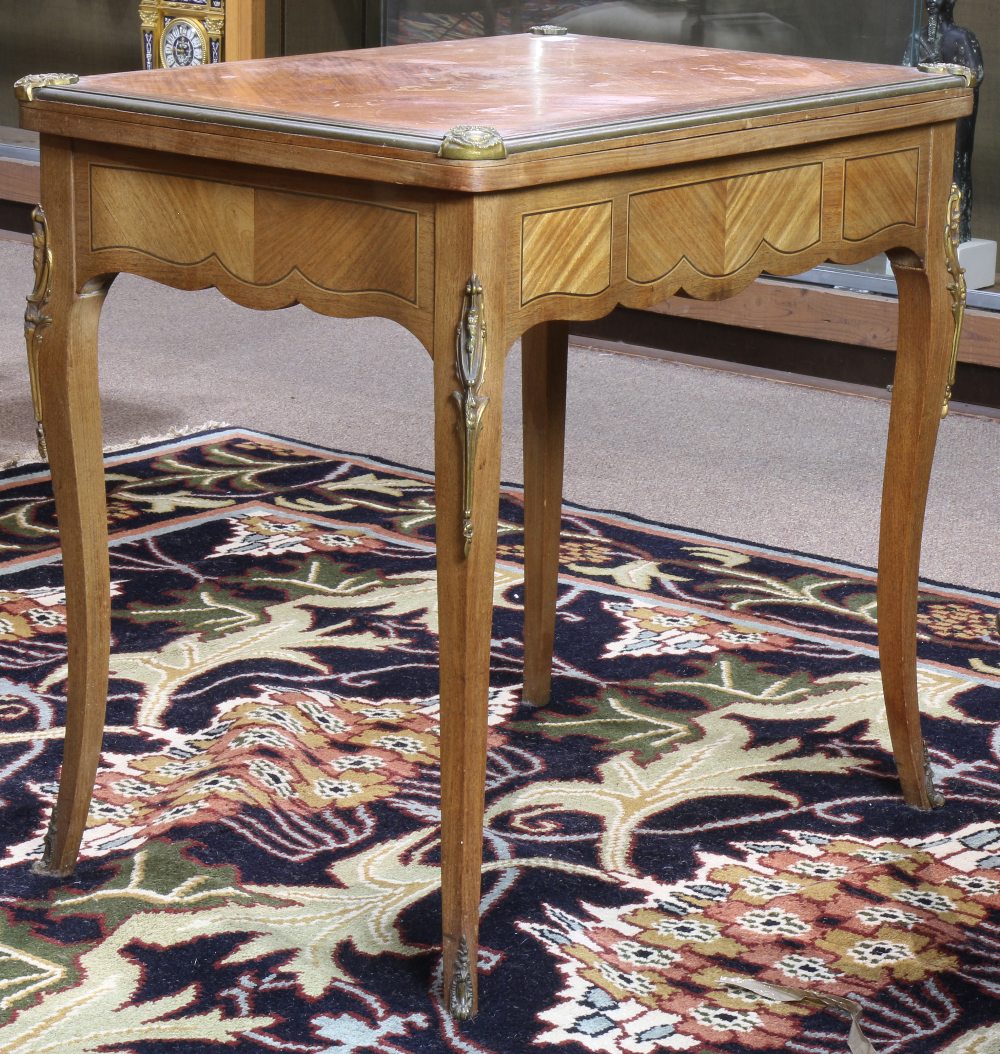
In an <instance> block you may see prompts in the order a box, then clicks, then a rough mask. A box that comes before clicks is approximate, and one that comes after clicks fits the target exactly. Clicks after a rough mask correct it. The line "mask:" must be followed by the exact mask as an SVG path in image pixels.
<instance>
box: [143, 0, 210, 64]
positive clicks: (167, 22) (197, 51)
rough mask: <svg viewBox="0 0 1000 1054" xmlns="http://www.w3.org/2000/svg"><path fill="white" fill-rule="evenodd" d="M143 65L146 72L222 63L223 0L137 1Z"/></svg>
mask: <svg viewBox="0 0 1000 1054" xmlns="http://www.w3.org/2000/svg"><path fill="white" fill-rule="evenodd" d="M139 21H140V24H141V33H142V62H143V66H144V67H145V68H146V69H147V70H151V69H158V68H161V67H165V68H167V69H171V68H174V67H177V66H203V65H205V64H206V63H210V62H221V61H222V59H223V57H224V55H223V40H224V38H225V28H226V0H140V3H139Z"/></svg>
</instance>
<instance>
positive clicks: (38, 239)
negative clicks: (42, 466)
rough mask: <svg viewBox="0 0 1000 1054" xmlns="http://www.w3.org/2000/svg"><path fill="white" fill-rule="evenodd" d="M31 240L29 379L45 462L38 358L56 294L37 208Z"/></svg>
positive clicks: (46, 235) (26, 314)
mask: <svg viewBox="0 0 1000 1054" xmlns="http://www.w3.org/2000/svg"><path fill="white" fill-rule="evenodd" d="M31 224H32V232H31V241H32V244H33V245H34V249H35V261H34V262H35V287H34V289H32V290H31V293H30V294H29V295H28V306H27V307H26V308H25V311H24V340H25V343H26V344H27V346H28V376H29V378H30V379H31V402H32V404H33V406H34V408H35V435H36V437H37V439H38V454H39V457H41V458H43V459H45V458H47V457H48V453H47V452H46V449H45V431H44V429H43V427H42V396H41V389H40V387H39V383H38V356H39V354H40V352H41V348H42V339H43V337H44V333H45V327H46V326H48V325H49V324H50V323H51V322H52V317H51V316H50V315H47V314H46V313H45V309H46V307H47V306H48V301H49V295H50V294H51V292H52V250H51V249H50V248H49V225H48V221H47V220H46V219H45V210H44V209H43V208H42V206H41V205H39V206H37V207H36V208H35V210H34V211H33V212H32V214H31Z"/></svg>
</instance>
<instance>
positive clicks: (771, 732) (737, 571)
mask: <svg viewBox="0 0 1000 1054" xmlns="http://www.w3.org/2000/svg"><path fill="white" fill-rule="evenodd" d="M107 466H108V487H109V511H110V518H111V524H112V532H113V543H112V557H111V565H112V579H113V606H114V622H113V658H112V673H111V690H110V698H109V708H108V721H107V732H106V736H105V749H104V754H103V758H102V765H101V769H100V774H99V778H98V785H97V790H96V794H95V800H94V806H93V809H92V812H91V819H90V825H89V828H88V830H87V832H86V836H85V840H84V846H83V854H82V859H81V863H80V865H79V867H78V869H77V872H76V874H75V876H74V877H73V878H71V879H68V880H63V881H58V880H54V879H52V878H49V877H45V876H42V875H38V874H36V873H35V872H34V871H33V870H32V864H33V862H35V861H36V860H37V859H38V857H39V855H40V852H41V845H42V838H43V834H44V831H45V827H46V818H47V815H48V811H49V809H50V807H51V804H52V801H53V795H54V792H55V788H56V784H55V779H56V775H57V767H58V758H59V751H60V745H59V741H60V735H61V729H60V726H61V721H62V713H63V695H62V693H63V688H64V671H65V660H66V642H65V635H64V624H63V623H64V618H63V594H62V590H61V575H60V565H59V552H58V548H57V536H56V534H55V528H54V513H53V506H52V501H51V493H50V485H49V480H48V477H47V475H46V473H45V470H44V466H41V465H27V466H21V467H19V468H13V469H8V470H7V471H6V472H4V473H2V474H0V531H2V534H0V560H2V565H0V572H2V574H0V656H2V658H0V662H2V665H0V775H2V778H3V782H2V784H0V810H2V828H0V835H2V840H3V846H2V850H0V852H2V856H0V912H2V915H0V920H2V933H0V1005H2V1013H3V1017H2V1023H0V1050H3V1051H6V1052H17V1054H28V1052H31V1054H98V1052H104V1051H119V1052H121V1051H128V1052H134V1054H166V1052H184V1054H186V1052H206V1054H208V1052H223V1051H231V1052H237V1054H250V1052H253V1054H258V1052H266V1051H290V1052H291V1051H294V1052H303V1054H445V1052H456V1054H521V1052H524V1054H528V1052H532V1051H546V1052H558V1054H587V1052H593V1054H618V1052H623V1054H657V1052H661V1051H690V1052H693V1054H736V1052H743V1051H760V1052H771V1051H775V1052H777V1051H793V1052H797V1054H826V1052H830V1054H833V1052H842V1051H845V1050H846V1049H847V1048H846V1042H847V1031H848V1025H849V1022H848V1020H847V1019H846V1018H845V1017H844V1016H843V1015H842V1014H840V1013H839V1012H836V1011H835V1010H831V1009H830V1008H828V1007H824V1006H821V1005H817V1004H814V1003H811V1002H782V1001H779V1000H777V999H776V998H775V997H774V993H773V992H771V993H770V994H762V993H761V992H760V991H751V990H750V989H748V988H746V987H743V986H742V984H741V983H740V982H741V981H745V980H747V979H751V980H752V979H756V980H758V981H763V982H767V983H770V984H773V985H779V986H785V987H793V988H804V989H808V990H809V991H811V992H814V993H817V994H823V995H827V996H837V997H849V998H851V999H853V1000H855V1001H856V1002H857V1004H858V1005H859V1006H860V1007H861V1009H862V1011H863V1028H864V1031H865V1033H866V1034H867V1035H868V1037H869V1038H870V1039H871V1041H872V1042H873V1044H874V1046H875V1048H876V1049H877V1050H878V1051H879V1052H882V1054H928V1052H933V1054H944V1052H947V1054H987V1052H996V1051H997V1050H1000V808H998V805H1000V776H998V762H1000V724H998V717H1000V702H998V699H1000V692H998V686H1000V633H998V627H997V616H998V612H1000V598H998V597H996V596H987V595H983V594H977V593H975V592H972V591H970V590H965V589H957V588H950V587H947V586H943V585H932V584H928V585H926V587H925V588H924V589H923V590H922V594H921V601H920V614H919V626H920V641H919V650H920V671H919V678H920V690H921V699H922V707H923V712H924V715H925V722H926V732H927V739H928V743H929V748H930V759H931V764H932V767H933V770H934V774H935V778H936V781H937V784H938V787H939V788H940V790H941V791H943V793H944V795H945V798H946V804H945V805H944V806H943V807H942V808H941V809H938V810H936V811H933V812H926V813H924V812H918V811H914V810H913V809H911V808H909V807H908V806H906V805H905V804H904V803H903V802H902V800H901V798H900V796H899V791H898V784H897V781H896V777H895V773H894V768H893V764H892V758H891V755H890V752H889V749H888V741H887V731H886V725H885V720H884V715H883V710H882V701H881V694H880V688H879V679H878V672H877V653H876V613H875V594H874V576H873V574H872V572H871V571H869V570H865V569H864V568H859V567H853V566H845V565H844V564H840V563H834V562H832V561H829V560H824V559H821V558H818V557H813V556H808V555H804V554H802V553H793V552H784V551H778V550H775V549H770V548H765V547H763V546H760V545H754V544H751V543H748V542H744V541H738V540H735V539H731V538H719V537H712V536H709V535H706V534H704V533H699V532H698V531H694V530H687V529H682V528H677V527H668V526H663V525H659V524H654V523H648V522H643V521H640V520H637V519H635V518H633V517H629V516H626V515H621V514H616V513H608V512H597V511H593V510H589V509H584V508H579V507H573V506H567V507H566V508H565V515H564V523H563V528H564V529H563V541H562V572H563V574H562V578H561V587H560V598H559V612H558V629H557V645H556V648H557V654H556V659H555V678H554V691H553V700H552V703H551V705H550V706H549V707H547V708H546V709H543V710H537V711H536V710H533V709H531V708H528V707H525V706H522V705H521V702H520V681H521V658H522V647H521V601H522V579H521V570H520V567H521V557H522V548H521V543H522V535H521V526H520V525H521V512H522V504H521V498H520V494H519V492H518V491H517V489H516V488H509V489H507V490H506V491H505V494H504V496H503V499H502V505H501V510H500V535H499V554H498V555H499V562H498V566H497V571H496V577H495V582H494V599H495V604H496V615H495V623H494V633H493V643H492V671H493V672H492V694H491V701H490V707H491V739H490V756H489V771H488V780H489V785H488V791H487V805H486V816H485V822H486V848H485V864H484V891H483V900H482V917H483V922H482V950H481V956H480V963H479V966H480V972H481V978H482V980H481V1003H482V1006H481V1012H480V1014H479V1016H478V1017H477V1018H476V1020H474V1021H472V1022H470V1023H468V1024H467V1025H465V1026H463V1027H462V1028H461V1030H459V1029H457V1028H456V1027H455V1026H454V1025H453V1024H452V1023H451V1022H450V1020H449V1019H448V1018H447V1016H446V1015H445V1014H444V1013H443V1011H442V1006H441V1002H440V999H439V986H440V978H439V963H438V942H439V932H438V927H439V906H440V900H439V894H438V827H437V822H438V771H437V767H436V765H437V702H436V686H437V667H436V639H435V632H436V607H435V578H434V547H433V534H434V520H433V482H432V480H431V478H430V477H429V476H428V475H427V474H425V473H422V472H419V471H415V470H411V469H407V468H403V467H401V466H398V465H394V464H389V463H386V462H383V461H379V460H375V459H373V458H369V457H361V456H355V455H351V454H342V453H334V452H330V451H326V450H321V449H317V448H315V447H309V446H305V445H302V444H299V443H295V442H292V441H290V440H283V439H278V438H275V437H271V436H266V435H260V434H257V433H252V432H246V431H242V430H238V429H224V430H218V431H212V432H208V433H203V434H199V435H196V436H189V437H184V438H179V439H175V440H173V441H171V442H168V443H161V444H153V445H148V446H146V447H143V448H138V449H135V450H130V451H124V452H120V453H117V454H115V455H112V456H109V457H108V459H107Z"/></svg>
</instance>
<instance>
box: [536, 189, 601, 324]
mask: <svg viewBox="0 0 1000 1054" xmlns="http://www.w3.org/2000/svg"><path fill="white" fill-rule="evenodd" d="M611 230H612V223H611V202H610V201H599V202H595V203H594V204H592V205H578V206H575V207H574V208H568V209H558V210H554V211H552V212H536V213H532V214H530V215H527V216H525V217H524V218H523V219H522V221H521V303H522V304H527V303H529V302H530V301H532V300H535V299H537V298H538V297H540V296H546V295H548V294H551V293H564V294H567V295H569V296H594V295H596V294H597V293H602V292H603V291H604V290H605V289H607V288H608V286H609V285H610V284H611Z"/></svg>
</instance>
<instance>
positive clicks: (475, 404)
mask: <svg viewBox="0 0 1000 1054" xmlns="http://www.w3.org/2000/svg"><path fill="white" fill-rule="evenodd" d="M456 356H457V362H456V367H455V368H456V372H457V373H458V379H459V381H461V384H462V390H461V391H458V392H455V398H456V399H457V400H458V405H459V407H460V409H461V413H462V426H461V427H462V457H463V461H464V473H463V491H462V493H463V497H462V535H463V536H464V538H465V555H466V556H468V555H469V546H471V545H472V494H473V487H474V482H475V475H476V447H477V446H478V443H479V432H480V430H481V429H482V427H483V412H484V411H485V409H486V405H487V403H489V401H490V400H489V396H485V395H480V394H479V390H480V388H481V387H482V384H483V377H484V376H485V374H486V316H485V315H484V313H483V287H482V284H481V283H480V281H479V276H478V275H473V276H472V277H471V278H470V279H469V282H468V284H467V285H466V287H465V299H464V301H463V303H462V320H461V322H460V323H459V326H458V339H457V341H456Z"/></svg>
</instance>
